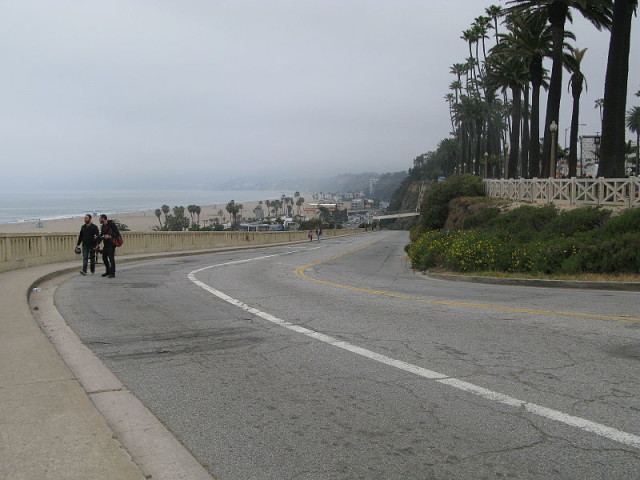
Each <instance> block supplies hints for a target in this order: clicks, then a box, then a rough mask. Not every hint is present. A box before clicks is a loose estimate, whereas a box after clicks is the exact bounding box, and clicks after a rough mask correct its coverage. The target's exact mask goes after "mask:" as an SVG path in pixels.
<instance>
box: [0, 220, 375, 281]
mask: <svg viewBox="0 0 640 480" xmlns="http://www.w3.org/2000/svg"><path fill="white" fill-rule="evenodd" d="M360 231H364V230H358V229H355V230H354V229H341V230H323V232H322V236H323V238H330V237H334V236H341V235H352V234H354V233H359V232H360ZM307 233H308V232H306V231H291V232H145V233H142V232H140V233H137V232H123V234H122V236H123V237H124V245H123V246H122V247H121V248H118V249H117V250H116V255H117V256H123V255H133V254H143V253H162V252H184V251H193V250H211V249H214V248H225V247H248V246H257V245H272V244H278V243H292V242H300V241H305V240H307ZM77 238H78V235H77V234H68V233H48V234H43V235H40V234H30V233H25V234H22V233H15V234H0V272H6V271H9V270H16V269H19V268H27V267H32V266H35V265H43V264H46V263H56V262H63V261H67V260H73V259H78V260H79V261H80V260H81V259H80V256H79V255H76V254H74V253H73V249H74V248H75V245H76V240H77Z"/></svg>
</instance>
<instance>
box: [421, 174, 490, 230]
mask: <svg viewBox="0 0 640 480" xmlns="http://www.w3.org/2000/svg"><path fill="white" fill-rule="evenodd" d="M484 194H485V193H484V185H483V183H482V179H481V178H480V177H476V176H475V175H454V176H452V177H449V178H447V179H446V180H444V181H442V182H438V183H435V184H433V185H432V186H431V187H430V188H429V190H428V191H427V193H426V195H425V198H424V200H423V202H422V205H420V216H421V218H422V227H423V230H424V231H426V230H433V229H438V228H442V227H444V224H445V222H446V221H447V216H448V215H449V202H450V201H451V200H453V199H454V198H457V197H478V196H483V195H484Z"/></svg>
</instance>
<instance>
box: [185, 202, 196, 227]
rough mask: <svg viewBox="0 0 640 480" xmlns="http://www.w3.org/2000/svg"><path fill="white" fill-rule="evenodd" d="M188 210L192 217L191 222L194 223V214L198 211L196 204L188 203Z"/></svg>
mask: <svg viewBox="0 0 640 480" xmlns="http://www.w3.org/2000/svg"><path fill="white" fill-rule="evenodd" d="M187 212H189V216H190V217H191V223H194V219H193V214H194V213H195V212H196V206H195V205H187Z"/></svg>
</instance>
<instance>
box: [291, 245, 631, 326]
mask: <svg viewBox="0 0 640 480" xmlns="http://www.w3.org/2000/svg"><path fill="white" fill-rule="evenodd" d="M379 241H380V240H376V241H375V242H371V243H368V244H366V245H363V246H362V247H359V248H356V249H355V250H350V251H348V252H345V253H341V254H340V255H334V256H333V257H329V258H325V259H323V260H320V261H318V262H314V263H307V264H306V265H302V266H301V267H298V268H296V270H295V274H296V275H298V276H300V277H302V278H304V279H306V280H310V281H312V282H316V283H320V284H322V285H327V286H330V287H335V288H342V289H345V290H353V291H356V292H362V293H369V294H372V295H380V296H384V297H391V298H398V299H401V300H411V301H414V302H420V303H427V304H431V305H447V306H450V307H463V308H476V309H482V310H498V311H503V312H516V313H530V314H533V315H544V316H549V317H570V318H584V319H589V320H605V321H610V322H622V323H640V318H633V317H631V316H626V315H625V316H617V317H615V316H611V315H594V314H590V313H578V312H558V311H554V310H535V309H531V308H513V307H502V306H500V305H489V304H484V303H470V302H452V301H446V300H427V299H424V298H418V297H412V296H409V295H402V294H398V293H393V292H385V291H382V290H371V289H368V288H361V287H354V286H352V285H344V284H341V283H334V282H328V281H326V280H319V279H317V278H313V277H310V276H309V275H307V273H306V271H307V270H308V269H310V268H312V267H315V266H317V265H320V264H322V263H327V262H330V261H333V260H337V259H338V258H341V257H344V256H346V255H351V254H353V253H356V252H359V251H361V250H364V249H365V248H369V247H370V246H371V245H374V244H376V243H378V242H379Z"/></svg>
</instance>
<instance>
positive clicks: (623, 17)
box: [598, 0, 638, 178]
mask: <svg viewBox="0 0 640 480" xmlns="http://www.w3.org/2000/svg"><path fill="white" fill-rule="evenodd" d="M637 8H638V0H615V1H614V3H613V22H612V25H611V39H610V40H609V57H608V59H607V73H606V75H605V81H604V104H603V107H602V139H601V140H600V167H599V168H598V175H601V176H604V177H610V178H611V177H622V176H624V175H625V165H624V155H625V154H624V152H625V112H626V108H627V81H628V76H629V52H630V50H631V18H632V17H633V14H634V13H635V11H636V9H637Z"/></svg>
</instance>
